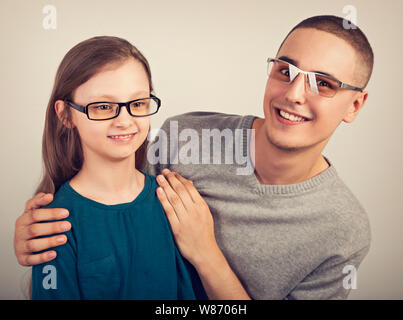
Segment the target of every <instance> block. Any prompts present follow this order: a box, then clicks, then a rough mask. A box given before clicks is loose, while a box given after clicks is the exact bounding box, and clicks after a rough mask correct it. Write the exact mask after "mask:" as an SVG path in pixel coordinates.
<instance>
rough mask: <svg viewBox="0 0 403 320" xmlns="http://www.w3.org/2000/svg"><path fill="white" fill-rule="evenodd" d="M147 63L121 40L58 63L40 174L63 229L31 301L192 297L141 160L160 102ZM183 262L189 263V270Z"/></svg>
mask: <svg viewBox="0 0 403 320" xmlns="http://www.w3.org/2000/svg"><path fill="white" fill-rule="evenodd" d="M152 91H153V88H152V82H151V73H150V68H149V65H148V62H147V60H146V59H145V58H144V56H143V55H142V54H141V53H140V52H139V51H138V50H137V49H136V48H135V47H134V46H133V45H131V44H130V43H129V42H127V41H126V40H123V39H120V38H116V37H95V38H91V39H88V40H86V41H83V42H81V43H79V44H78V45H76V46H75V47H74V48H72V49H71V50H70V51H69V52H68V53H67V54H66V56H65V57H64V59H63V60H62V62H61V64H60V66H59V68H58V70H57V74H56V78H55V83H54V88H53V91H52V94H51V97H50V100H49V104H48V108H47V112H46V120H45V129H44V135H43V142H42V143H43V148H42V156H43V160H44V176H43V179H42V181H41V183H40V185H39V187H38V189H37V192H45V193H48V192H51V193H54V192H56V194H55V198H54V201H53V202H52V203H51V206H48V207H52V208H66V209H68V210H69V211H70V215H69V218H68V221H69V223H71V225H72V228H71V231H68V232H67V237H68V242H67V243H66V244H65V245H62V246H60V247H58V248H57V249H56V251H57V257H56V259H55V260H53V261H51V262H48V263H45V264H40V265H37V266H34V267H33V270H32V279H33V283H32V297H33V299H194V298H195V291H194V290H193V286H192V281H193V280H194V281H195V282H194V283H195V284H196V283H198V284H200V283H199V282H197V279H196V277H195V278H193V276H191V274H192V273H190V271H192V269H191V267H190V265H189V263H188V262H187V261H185V260H183V259H182V257H181V255H180V254H179V252H178V250H177V248H176V246H175V244H174V240H173V238H172V234H171V231H170V227H169V224H168V221H167V219H166V216H165V214H164V212H163V209H162V207H161V204H160V202H159V200H158V199H157V197H156V195H155V189H156V188H157V187H158V185H157V184H156V182H155V179H154V177H153V176H150V175H148V174H146V173H144V172H142V171H141V170H140V169H141V168H142V165H143V164H144V161H145V150H146V141H147V140H146V137H147V134H148V132H149V128H150V116H151V115H152V114H155V113H156V112H157V111H158V109H159V107H160V100H159V99H158V98H157V97H155V96H154V95H152V94H151V92H152ZM188 268H190V269H188Z"/></svg>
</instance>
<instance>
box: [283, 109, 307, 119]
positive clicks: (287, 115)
mask: <svg viewBox="0 0 403 320" xmlns="http://www.w3.org/2000/svg"><path fill="white" fill-rule="evenodd" d="M280 115H281V116H282V117H283V118H285V119H287V120H291V121H305V119H304V118H301V117H298V116H294V115H293V114H289V113H287V112H285V111H283V110H280Z"/></svg>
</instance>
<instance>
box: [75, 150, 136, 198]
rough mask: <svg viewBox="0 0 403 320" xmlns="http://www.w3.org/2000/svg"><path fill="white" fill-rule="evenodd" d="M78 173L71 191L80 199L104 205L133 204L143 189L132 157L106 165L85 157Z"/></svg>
mask: <svg viewBox="0 0 403 320" xmlns="http://www.w3.org/2000/svg"><path fill="white" fill-rule="evenodd" d="M84 159H86V160H84V163H83V166H82V168H81V170H80V171H79V172H78V173H77V174H76V175H75V176H74V177H73V178H72V179H71V181H70V185H71V187H72V188H73V189H74V190H75V191H77V192H78V193H79V194H81V195H82V196H84V197H86V198H89V199H91V200H94V201H97V202H100V203H103V204H107V205H113V204H119V203H127V202H131V201H133V200H134V199H135V198H136V197H137V196H138V195H139V194H140V192H141V191H142V190H143V188H144V175H143V174H142V173H141V172H140V171H138V170H137V169H136V167H135V157H134V154H133V156H132V157H128V158H126V159H124V160H121V161H116V160H115V161H108V160H105V159H102V160H101V159H99V158H98V159H97V157H95V156H93V157H84Z"/></svg>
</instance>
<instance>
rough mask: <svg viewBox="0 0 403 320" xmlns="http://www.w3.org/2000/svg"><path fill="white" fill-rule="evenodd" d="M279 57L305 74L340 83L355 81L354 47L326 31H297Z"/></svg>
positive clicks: (281, 49)
mask: <svg viewBox="0 0 403 320" xmlns="http://www.w3.org/2000/svg"><path fill="white" fill-rule="evenodd" d="M280 57H283V58H284V57H285V58H287V59H288V62H291V63H293V64H294V65H296V66H297V67H298V68H300V69H302V70H305V71H312V72H321V73H325V74H330V75H332V76H334V77H336V78H338V79H339V80H341V81H350V80H351V79H353V77H354V69H355V64H356V53H355V51H354V49H353V47H351V46H350V45H349V44H348V43H347V42H346V41H345V40H343V39H341V38H339V37H337V36H336V35H333V34H331V33H328V32H325V31H321V30H316V29H311V28H309V29H308V28H300V29H296V30H294V31H293V32H292V33H291V34H290V35H289V36H288V37H287V39H286V40H285V41H284V43H283V45H282V46H281V48H280V50H279V52H278V53H277V58H280ZM287 59H285V60H287Z"/></svg>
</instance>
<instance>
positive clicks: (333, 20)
mask: <svg viewBox="0 0 403 320" xmlns="http://www.w3.org/2000/svg"><path fill="white" fill-rule="evenodd" d="M343 21H346V22H347V23H348V25H349V29H347V28H345V27H344V25H343ZM345 24H346V23H345ZM300 28H313V29H317V30H321V31H325V32H329V33H331V34H334V35H335V36H337V37H339V38H341V39H343V40H345V41H346V42H347V43H348V44H350V45H351V46H352V47H353V48H354V50H355V51H356V53H357V55H358V59H359V61H358V63H359V65H358V68H357V70H355V72H356V74H355V76H354V80H355V81H356V84H355V85H357V86H358V87H361V88H365V87H366V86H367V84H368V81H369V79H370V77H371V73H372V68H373V65H374V53H373V51H372V48H371V45H370V44H369V42H368V39H367V37H366V36H365V34H364V33H363V32H362V31H361V29H360V28H358V26H356V25H354V24H353V23H352V22H351V21H349V20H347V19H345V18H340V17H337V16H331V15H322V16H314V17H311V18H308V19H305V20H303V21H301V22H300V23H298V24H297V25H296V26H295V27H294V28H293V29H292V30H291V31H290V32H289V33H288V34H287V36H286V37H285V39H284V40H283V42H282V43H281V45H280V48H281V47H282V45H283V43H284V41H285V40H286V39H287V38H288V36H289V35H290V34H291V33H292V32H293V31H294V30H295V29H300ZM280 48H279V51H280Z"/></svg>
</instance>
